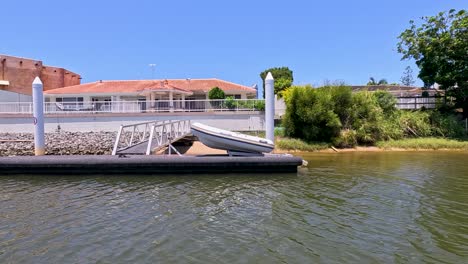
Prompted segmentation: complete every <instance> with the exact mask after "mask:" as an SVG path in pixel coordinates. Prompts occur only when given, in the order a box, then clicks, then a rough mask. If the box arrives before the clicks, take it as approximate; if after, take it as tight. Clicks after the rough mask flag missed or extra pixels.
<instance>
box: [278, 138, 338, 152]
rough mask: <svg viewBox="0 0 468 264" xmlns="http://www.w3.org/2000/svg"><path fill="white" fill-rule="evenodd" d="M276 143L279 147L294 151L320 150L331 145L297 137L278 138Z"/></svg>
mask: <svg viewBox="0 0 468 264" xmlns="http://www.w3.org/2000/svg"><path fill="white" fill-rule="evenodd" d="M275 144H276V148H278V149H281V150H294V151H319V150H324V149H328V148H329V147H330V146H329V144H327V143H320V142H319V143H307V142H305V141H302V140H300V139H295V138H277V139H276V142H275Z"/></svg>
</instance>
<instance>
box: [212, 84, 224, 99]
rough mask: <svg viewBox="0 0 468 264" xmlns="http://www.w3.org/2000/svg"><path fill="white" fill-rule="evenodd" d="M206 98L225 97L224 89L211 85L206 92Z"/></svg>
mask: <svg viewBox="0 0 468 264" xmlns="http://www.w3.org/2000/svg"><path fill="white" fill-rule="evenodd" d="M208 98H210V99H211V100H214V99H224V98H226V94H224V91H223V90H221V89H220V88H219V87H213V88H212V89H211V90H210V91H209V92H208Z"/></svg>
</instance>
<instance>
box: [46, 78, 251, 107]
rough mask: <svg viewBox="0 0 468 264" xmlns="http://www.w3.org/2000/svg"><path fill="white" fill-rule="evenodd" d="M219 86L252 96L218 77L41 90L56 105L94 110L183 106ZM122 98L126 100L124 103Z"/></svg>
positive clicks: (240, 95)
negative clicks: (128, 106) (126, 106)
mask: <svg viewBox="0 0 468 264" xmlns="http://www.w3.org/2000/svg"><path fill="white" fill-rule="evenodd" d="M214 87H219V88H220V89H222V90H223V91H224V92H225V94H226V95H227V96H232V97H234V98H235V99H253V98H255V96H256V92H257V91H256V89H255V88H253V87H248V86H244V85H240V84H236V83H232V82H228V81H224V80H219V79H164V80H122V81H97V82H93V83H85V84H79V85H73V86H67V87H63V88H58V89H52V90H47V91H45V92H44V95H45V100H46V102H49V103H56V104H57V105H58V106H59V108H62V107H64V108H67V106H69V107H71V108H76V107H82V108H87V109H88V108H92V109H93V110H96V111H101V110H104V109H107V110H109V109H114V108H115V107H116V106H117V105H118V104H125V105H132V104H131V103H130V102H132V103H137V105H138V107H139V108H140V109H141V110H147V109H155V108H158V109H159V108H160V107H165V108H167V109H174V108H184V107H185V106H186V105H187V101H193V102H192V105H193V103H196V102H197V101H201V100H203V101H206V100H207V99H208V92H209V91H210V90H211V89H212V88H214ZM125 102H128V103H127V104H126V103H125Z"/></svg>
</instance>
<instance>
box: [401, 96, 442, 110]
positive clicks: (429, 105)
mask: <svg viewBox="0 0 468 264" xmlns="http://www.w3.org/2000/svg"><path fill="white" fill-rule="evenodd" d="M442 100H443V98H442V97H436V96H431V97H397V104H396V106H397V107H398V108H399V109H421V108H423V107H424V108H426V109H433V108H436V107H437V105H439V104H441V102H442Z"/></svg>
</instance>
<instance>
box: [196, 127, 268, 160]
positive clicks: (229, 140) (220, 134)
mask: <svg viewBox="0 0 468 264" xmlns="http://www.w3.org/2000/svg"><path fill="white" fill-rule="evenodd" d="M192 134H193V135H194V136H196V137H198V139H199V140H200V141H201V142H202V143H203V144H205V145H206V146H208V147H210V148H215V149H222V150H227V151H236V152H245V153H269V152H271V151H272V150H273V149H274V144H272V143H271V141H267V140H265V139H262V138H257V137H251V136H245V135H242V134H238V133H233V132H230V131H225V130H221V129H216V128H213V129H210V127H208V126H203V127H200V126H197V124H193V125H192ZM247 137H248V138H247ZM261 141H263V142H261Z"/></svg>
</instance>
